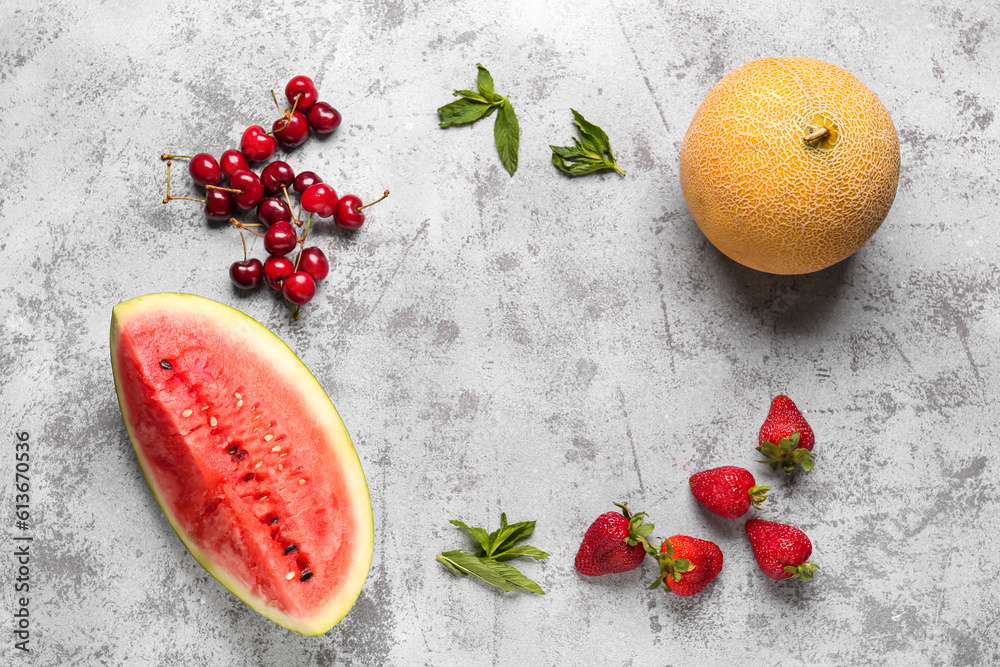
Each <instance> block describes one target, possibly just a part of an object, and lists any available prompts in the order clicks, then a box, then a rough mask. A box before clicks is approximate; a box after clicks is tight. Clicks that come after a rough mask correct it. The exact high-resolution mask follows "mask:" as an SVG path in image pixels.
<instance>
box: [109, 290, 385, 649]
mask: <svg viewBox="0 0 1000 667" xmlns="http://www.w3.org/2000/svg"><path fill="white" fill-rule="evenodd" d="M155 296H161V295H155ZM166 296H170V297H173V298H174V300H176V299H178V298H179V299H182V300H184V299H188V300H196V305H198V306H202V305H203V304H201V303H197V302H203V301H207V300H205V299H200V298H199V297H181V296H178V295H166ZM151 298H152V297H143V299H151ZM135 301H141V299H139V300H133V302H127V303H126V304H122V305H120V306H119V307H118V308H116V314H115V315H116V317H115V325H116V326H113V339H114V338H117V341H116V342H114V343H113V364H114V366H115V370H116V381H117V383H118V390H119V399H120V401H121V402H122V412H123V415H125V417H126V423H127V424H128V425H129V431H130V436H131V437H132V440H133V444H134V446H135V448H136V453H137V455H138V456H139V460H140V463H141V464H142V466H143V471H144V472H145V474H146V477H147V479H148V480H149V482H150V486H151V487H152V488H153V491H154V494H155V495H156V497H157V500H158V501H159V502H160V505H161V507H162V508H163V510H164V513H165V514H166V515H167V517H168V519H169V520H170V522H171V524H172V525H173V526H174V529H175V530H176V531H177V533H178V535H180V536H181V538H182V539H183V540H184V542H185V544H186V545H187V546H188V548H189V549H190V550H191V552H192V553H193V554H194V555H195V557H196V558H198V560H199V561H200V562H201V563H202V564H203V565H204V566H205V567H206V569H208V570H209V571H210V572H211V573H212V574H213V575H214V576H216V578H218V579H219V580H220V581H221V582H222V583H223V584H224V585H226V586H227V587H228V588H230V590H232V591H233V592H234V593H236V594H237V595H238V596H240V597H241V598H242V599H243V600H244V601H245V602H247V603H248V604H250V605H251V606H253V607H254V608H255V609H257V610H258V611H260V612H261V613H263V614H264V615H265V616H268V617H269V618H271V619H272V620H274V621H276V622H278V623H280V624H281V625H284V626H285V627H288V628H290V629H292V630H295V631H297V632H303V633H304V634H319V633H321V632H325V631H326V630H327V629H329V627H330V626H331V625H333V624H334V623H336V621H337V620H339V619H340V618H341V617H343V615H344V614H345V613H346V612H347V610H348V609H349V608H350V606H351V604H353V601H354V600H355V599H356V598H357V595H358V594H359V592H360V588H361V585H363V583H364V578H365V576H366V575H367V571H368V567H369V565H370V561H371V541H372V527H371V506H370V502H369V498H368V492H367V486H366V485H365V483H364V476H363V473H362V472H361V469H360V464H359V462H358V460H357V455H356V454H355V452H354V449H353V446H352V445H351V443H350V439H349V437H348V436H347V432H346V430H345V429H344V428H343V424H342V423H341V422H340V420H339V417H338V416H337V415H336V411H335V410H334V409H333V406H332V405H331V404H330V403H329V400H328V399H327V398H326V395H325V393H323V392H322V389H321V388H319V385H318V384H316V383H315V380H314V379H313V378H312V376H311V375H309V374H308V371H305V374H304V375H305V376H308V377H307V378H306V377H304V376H303V373H302V371H303V370H304V369H305V367H304V366H302V365H301V362H298V359H297V358H295V356H294V355H293V354H291V352H290V351H289V350H288V348H287V347H285V346H284V345H283V344H280V341H279V345H278V346H273V345H270V346H269V345H267V344H265V345H264V350H263V352H262V349H261V348H260V341H258V340H257V339H258V338H261V336H260V335H259V332H256V331H253V332H251V333H252V334H253V335H250V334H248V333H247V332H246V331H242V330H240V328H237V329H236V330H235V331H234V330H232V329H231V328H229V327H227V326H219V321H218V320H219V315H218V314H214V316H212V317H208V319H207V320H206V318H205V313H204V312H200V310H201V309H199V308H193V307H191V306H192V304H191V303H190V302H184V301H182V303H181V304H180V305H181V306H183V307H184V310H183V311H182V312H177V311H176V309H173V308H171V309H167V310H166V311H165V310H164V304H163V303H160V304H158V307H156V308H153V307H149V305H147V307H146V308H138V307H137V308H134V309H133V311H129V310H128V309H123V306H128V305H129V304H133V303H134V302H135ZM208 303H209V304H213V307H219V308H225V310H227V311H228V310H231V309H228V308H226V307H224V306H221V305H220V304H214V302H210V301H209V302H208ZM139 305H142V304H139ZM209 310H211V308H209ZM232 312H233V313H237V311H232ZM237 315H238V317H235V316H232V315H231V314H230V313H224V316H226V317H234V319H235V320H238V319H239V318H245V319H249V318H246V317H245V316H243V315H242V314H238V313H237ZM250 321H251V322H252V320H250ZM254 324H256V323H254ZM257 326H258V327H259V325H257ZM260 329H263V327H260ZM115 330H117V336H115V333H116V331H115ZM264 331H265V332H266V329H264ZM268 336H271V334H270V333H269V332H268ZM271 337H272V338H273V336H271ZM265 338H266V337H265ZM275 340H276V339H275ZM264 343H268V341H266V340H264ZM162 362H166V364H163V363H162ZM165 365H167V366H170V367H171V368H165V367H164V366H165ZM309 381H311V382H312V383H313V384H314V385H315V386H314V387H307V390H306V391H303V385H304V384H305V385H308V384H309ZM317 389H318V391H319V394H320V395H321V399H322V400H317V396H316V390H317ZM323 403H325V408H326V409H325V410H324V409H322V408H323V407H324V406H323ZM317 408H319V409H317ZM331 413H332V414H331ZM234 447H235V448H236V451H235V452H234V453H229V452H232V451H233V448H234ZM275 518H276V519H277V520H276V521H274V520H275ZM292 545H294V549H292ZM286 549H288V550H289V553H287V554H286V553H285V551H286ZM303 579H304V580H303ZM334 617H335V618H334ZM331 619H332V621H331Z"/></svg>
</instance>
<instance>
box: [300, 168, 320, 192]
mask: <svg viewBox="0 0 1000 667" xmlns="http://www.w3.org/2000/svg"><path fill="white" fill-rule="evenodd" d="M322 182H323V179H322V178H320V177H319V176H317V175H316V173H315V172H312V171H300V172H299V175H298V176H296V177H295V181H294V184H293V187H294V188H295V191H296V192H298V193H299V194H302V193H303V192H305V191H306V190H308V189H309V188H310V186H313V185H316V184H317V183H322Z"/></svg>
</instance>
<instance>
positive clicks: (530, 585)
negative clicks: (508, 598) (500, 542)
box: [492, 561, 545, 595]
mask: <svg viewBox="0 0 1000 667" xmlns="http://www.w3.org/2000/svg"><path fill="white" fill-rule="evenodd" d="M492 563H493V567H494V568H496V570H497V572H498V574H500V575H501V576H503V578H504V579H506V580H507V582H508V583H510V584H512V585H514V586H517V587H518V588H523V589H525V590H526V591H530V592H532V593H535V594H536V595H545V591H543V590H542V587H541V586H539V585H538V584H536V583H535V582H534V581H532V580H531V579H528V578H527V577H526V576H524V575H523V574H521V571H520V570H518V569H517V568H515V567H512V566H510V565H507V563H501V562H499V561H492Z"/></svg>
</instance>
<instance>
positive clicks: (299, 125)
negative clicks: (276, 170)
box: [271, 111, 309, 149]
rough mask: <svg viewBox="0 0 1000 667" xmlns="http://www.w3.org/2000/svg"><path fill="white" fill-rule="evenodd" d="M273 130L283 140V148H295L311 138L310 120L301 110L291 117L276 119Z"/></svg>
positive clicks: (279, 139)
mask: <svg viewBox="0 0 1000 667" xmlns="http://www.w3.org/2000/svg"><path fill="white" fill-rule="evenodd" d="M271 132H272V133H273V134H274V136H275V137H276V138H277V139H278V141H280V142H281V147H282V148H284V149H289V148H295V147H296V146H301V145H302V144H304V143H305V141H306V139H308V138H309V121H307V120H306V117H305V116H304V115H303V114H302V112H301V111H296V112H295V113H293V114H292V117H291V118H279V119H278V120H276V121H274V125H272V126H271Z"/></svg>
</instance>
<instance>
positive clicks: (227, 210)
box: [205, 188, 233, 222]
mask: <svg viewBox="0 0 1000 667" xmlns="http://www.w3.org/2000/svg"><path fill="white" fill-rule="evenodd" d="M232 215H233V197H232V195H230V194H229V193H228V192H226V191H225V190H216V189H214V188H213V189H210V190H207V191H206V192H205V217H206V218H208V219H209V220H215V221H220V222H221V221H222V220H229V218H231V217H232Z"/></svg>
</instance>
